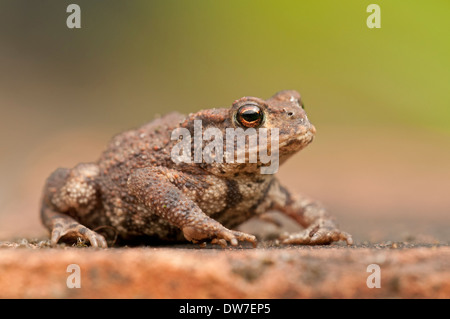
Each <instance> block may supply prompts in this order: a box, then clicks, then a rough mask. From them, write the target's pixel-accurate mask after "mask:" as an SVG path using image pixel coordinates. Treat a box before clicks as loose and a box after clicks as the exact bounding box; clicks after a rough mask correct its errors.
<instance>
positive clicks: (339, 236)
mask: <svg viewBox="0 0 450 319" xmlns="http://www.w3.org/2000/svg"><path fill="white" fill-rule="evenodd" d="M267 204H268V205H267V206H268V207H269V208H273V209H276V210H278V211H280V212H282V213H284V214H285V215H287V216H289V217H291V218H292V219H294V220H295V221H296V222H297V223H299V224H300V225H301V226H303V227H305V230H303V231H302V232H299V233H294V234H290V235H288V236H285V237H283V238H282V243H283V244H298V245H324V244H331V243H332V242H336V241H341V240H343V241H345V242H347V244H348V245H352V244H353V239H352V236H351V235H350V234H348V233H346V232H343V231H341V230H340V229H339V228H338V226H337V224H336V222H335V220H334V218H332V217H331V216H330V215H329V214H328V212H327V211H326V210H325V209H324V208H323V207H322V206H321V205H320V204H319V203H317V202H315V201H313V200H311V199H309V198H305V197H301V196H297V197H294V196H292V195H291V193H290V192H289V191H288V190H287V189H286V188H284V187H283V186H281V185H280V184H279V183H278V181H277V180H275V181H274V183H272V185H271V187H270V189H269V192H268V202H267Z"/></svg>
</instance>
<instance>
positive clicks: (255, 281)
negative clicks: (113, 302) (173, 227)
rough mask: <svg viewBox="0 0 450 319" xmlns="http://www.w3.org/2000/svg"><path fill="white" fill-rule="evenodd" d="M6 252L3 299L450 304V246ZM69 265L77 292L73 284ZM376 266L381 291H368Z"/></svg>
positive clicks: (1, 270) (1, 260)
mask: <svg viewBox="0 0 450 319" xmlns="http://www.w3.org/2000/svg"><path fill="white" fill-rule="evenodd" d="M46 243H47V244H46ZM0 247H1V248H0V298H450V247H449V246H448V245H439V244H427V245H423V244H409V243H401V242H398V243H391V242H387V243H383V244H359V245H355V246H351V247H345V246H343V245H332V246H314V247H311V246H276V245H273V244H268V243H260V244H259V246H258V248H256V249H252V248H250V246H249V247H248V248H247V246H245V247H244V248H227V249H220V248H213V247H211V246H208V247H207V248H206V249H198V248H197V246H196V245H183V246H172V247H167V246H166V247H156V248H149V247H146V248H119V249H106V250H103V249H94V248H72V247H66V248H63V247H58V248H56V249H55V248H48V242H45V241H43V242H40V243H39V242H35V243H30V242H27V241H25V240H22V241H21V242H16V243H11V242H10V243H7V242H3V243H1V244H0ZM11 247H15V248H16V249H13V248H11ZM70 264H77V265H79V266H80V269H81V288H79V289H78V288H73V289H69V288H67V285H66V280H67V277H68V276H69V275H70V273H68V272H67V266H68V265H70ZM370 264H377V265H379V266H380V268H381V288H373V289H369V288H368V287H367V285H366V280H367V277H368V276H369V275H370V274H371V273H368V272H367V266H368V265H370Z"/></svg>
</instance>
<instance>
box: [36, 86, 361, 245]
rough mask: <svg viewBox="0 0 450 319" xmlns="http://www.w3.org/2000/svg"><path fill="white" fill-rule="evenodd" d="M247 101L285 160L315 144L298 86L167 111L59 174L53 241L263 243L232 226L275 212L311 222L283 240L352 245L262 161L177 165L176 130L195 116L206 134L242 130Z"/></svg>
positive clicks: (46, 209) (51, 192) (52, 205)
mask: <svg viewBox="0 0 450 319" xmlns="http://www.w3.org/2000/svg"><path fill="white" fill-rule="evenodd" d="M248 105H250V108H255V107H256V108H257V109H259V111H260V115H261V116H262V117H261V118H263V120H262V121H261V122H258V123H259V124H258V125H259V126H257V127H262V128H278V129H279V160H280V164H282V163H283V162H284V161H286V159H288V158H289V157H290V156H291V155H293V154H295V153H296V152H298V151H299V150H301V149H302V148H304V147H305V146H307V145H308V144H309V143H310V142H311V141H312V140H313V136H314V133H315V128H314V126H313V125H311V124H310V123H309V121H308V118H307V116H306V113H305V111H304V110H303V107H302V102H301V100H300V94H299V93H297V92H296V91H282V92H279V93H277V94H275V95H274V96H273V97H271V98H270V99H268V100H262V99H259V98H255V97H243V98H241V99H239V100H236V101H235V102H234V103H233V105H232V106H231V108H219V109H208V110H203V111H200V112H198V113H194V114H190V115H188V116H187V117H186V116H183V115H181V114H178V113H170V114H168V115H166V116H163V117H161V118H158V119H156V120H154V121H152V122H150V123H148V124H145V125H143V126H141V127H140V128H138V129H135V130H130V131H127V132H124V133H122V134H119V135H117V136H116V137H114V138H113V139H112V141H111V142H110V144H109V145H108V147H107V149H106V151H105V152H104V153H103V154H102V155H101V157H100V159H99V160H98V161H97V162H94V163H82V164H78V165H77V166H75V167H74V168H72V169H67V168H59V169H57V170H56V171H55V172H53V174H52V175H51V176H50V177H49V178H48V180H47V183H46V185H45V189H44V196H43V203H42V209H41V218H42V221H43V223H44V225H45V226H46V227H47V228H48V229H49V230H50V231H51V241H52V244H53V245H56V243H57V242H58V241H60V240H61V241H66V240H73V239H77V238H82V239H85V240H86V241H88V242H89V243H90V244H91V245H92V246H94V247H107V241H106V239H108V240H112V239H114V238H118V239H119V242H121V243H127V242H129V241H132V240H133V239H136V238H140V239H142V238H145V239H147V240H148V242H157V241H159V242H161V241H162V242H175V241H183V240H189V241H192V242H195V243H204V242H211V243H213V244H220V245H221V246H225V245H226V244H227V243H230V244H231V245H233V246H235V245H237V244H238V242H239V241H248V242H251V243H253V244H254V245H256V239H255V237H254V236H252V235H250V234H245V233H242V232H239V231H234V230H231V229H233V228H234V227H236V226H237V225H239V224H241V223H243V222H245V221H246V220H248V219H249V218H251V217H253V216H255V215H260V216H262V215H263V214H264V213H265V212H267V211H268V210H278V211H280V212H282V213H284V214H286V215H287V216H289V217H291V218H292V219H293V220H294V221H296V222H297V223H299V224H300V225H302V226H303V227H305V230H304V231H302V232H300V233H298V234H292V235H290V236H287V237H285V238H283V239H282V242H283V243H285V244H329V243H331V242H334V241H339V240H345V241H346V242H347V243H348V244H351V243H352V238H351V236H350V235H349V234H347V233H345V232H342V231H340V230H339V229H338V228H337V226H336V224H335V222H334V221H333V219H332V218H331V217H330V216H329V215H328V214H327V212H326V211H325V210H324V209H323V208H322V207H321V206H320V205H319V204H317V203H315V202H314V201H312V200H310V199H308V198H306V197H303V196H293V195H292V194H291V193H290V192H289V191H288V190H287V189H286V188H284V187H283V186H282V185H281V184H280V183H279V182H278V180H277V179H276V177H275V176H274V175H273V174H268V175H264V174H261V173H260V168H261V166H262V165H263V164H262V163H261V162H259V159H258V162H257V163H248V162H247V161H246V163H226V162H224V163H215V162H214V163H212V164H207V163H205V162H202V163H179V164H176V163H175V162H174V161H173V160H172V159H171V149H172V147H173V146H174V145H175V144H176V143H178V142H179V141H178V140H171V133H172V131H173V130H174V129H176V128H178V127H182V128H187V129H188V130H189V131H190V132H192V133H193V127H194V120H202V125H203V132H204V130H206V128H208V127H216V128H218V129H220V130H221V131H222V132H223V135H224V136H225V129H226V128H237V127H244V128H245V126H246V125H243V124H242V122H239V121H240V120H237V114H238V113H239V114H240V113H241V110H242V109H241V108H242V107H243V106H248ZM258 116H259V115H258ZM255 123H256V122H255ZM224 139H225V138H224ZM269 141H270V139H269ZM99 233H103V235H100V234H99Z"/></svg>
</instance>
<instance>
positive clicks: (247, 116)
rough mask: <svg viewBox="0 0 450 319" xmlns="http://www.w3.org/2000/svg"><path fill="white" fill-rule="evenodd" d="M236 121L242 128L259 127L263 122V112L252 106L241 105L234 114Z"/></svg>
mask: <svg viewBox="0 0 450 319" xmlns="http://www.w3.org/2000/svg"><path fill="white" fill-rule="evenodd" d="M236 120H237V121H238V123H239V124H240V125H241V126H243V127H254V128H256V127H259V126H261V124H262V123H263V120H264V112H263V111H262V110H261V108H260V107H259V106H257V105H254V104H247V105H243V106H241V107H240V108H239V110H238V111H237V114H236Z"/></svg>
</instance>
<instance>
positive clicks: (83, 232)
mask: <svg viewBox="0 0 450 319" xmlns="http://www.w3.org/2000/svg"><path fill="white" fill-rule="evenodd" d="M78 238H81V239H83V240H86V241H88V242H89V243H90V244H91V246H92V247H101V248H107V247H108V245H107V243H106V240H105V238H104V237H103V236H102V235H100V234H98V233H96V232H95V231H93V230H90V229H89V228H87V227H85V226H83V225H81V224H79V223H77V222H74V221H72V222H70V223H69V222H68V221H64V220H60V221H56V222H55V224H54V226H53V229H52V235H51V244H52V246H56V244H57V243H58V241H59V240H60V239H61V240H63V241H76V240H77V239H78Z"/></svg>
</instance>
